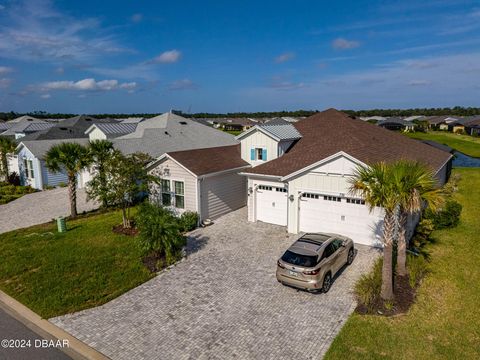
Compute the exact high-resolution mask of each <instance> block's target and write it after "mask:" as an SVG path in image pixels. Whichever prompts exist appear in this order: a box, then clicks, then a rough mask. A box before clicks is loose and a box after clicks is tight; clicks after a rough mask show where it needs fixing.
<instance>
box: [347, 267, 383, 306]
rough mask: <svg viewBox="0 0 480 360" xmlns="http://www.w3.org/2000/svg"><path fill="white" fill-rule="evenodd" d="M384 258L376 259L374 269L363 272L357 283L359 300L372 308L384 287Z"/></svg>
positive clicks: (356, 288)
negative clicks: (366, 272)
mask: <svg viewBox="0 0 480 360" xmlns="http://www.w3.org/2000/svg"><path fill="white" fill-rule="evenodd" d="M382 265H383V259H381V258H379V259H378V260H377V261H375V264H374V265H373V269H372V271H370V272H369V273H368V274H363V275H362V276H361V277H360V279H359V280H358V281H357V283H356V284H355V290H354V291H355V295H356V296H357V299H358V301H359V302H360V303H361V304H363V305H365V306H366V307H367V308H369V309H371V308H372V307H373V305H374V304H375V302H376V301H377V299H378V298H379V296H380V291H381V289H382Z"/></svg>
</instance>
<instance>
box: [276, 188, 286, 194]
mask: <svg viewBox="0 0 480 360" xmlns="http://www.w3.org/2000/svg"><path fill="white" fill-rule="evenodd" d="M275 191H277V192H285V193H286V192H287V189H285V188H279V187H276V188H275Z"/></svg>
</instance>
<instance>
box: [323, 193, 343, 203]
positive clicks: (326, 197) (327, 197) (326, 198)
mask: <svg viewBox="0 0 480 360" xmlns="http://www.w3.org/2000/svg"><path fill="white" fill-rule="evenodd" d="M323 200H327V201H337V202H341V201H342V198H340V197H338V196H327V195H324V196H323Z"/></svg>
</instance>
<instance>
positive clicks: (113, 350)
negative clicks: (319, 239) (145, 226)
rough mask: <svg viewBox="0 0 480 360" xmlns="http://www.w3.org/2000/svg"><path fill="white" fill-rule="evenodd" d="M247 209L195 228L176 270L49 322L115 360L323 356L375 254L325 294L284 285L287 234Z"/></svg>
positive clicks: (364, 253)
mask: <svg viewBox="0 0 480 360" xmlns="http://www.w3.org/2000/svg"><path fill="white" fill-rule="evenodd" d="M245 219H246V211H245V209H240V210H238V211H235V212H233V213H230V214H228V215H226V216H224V217H222V218H220V219H218V220H217V222H216V224H214V225H212V226H210V227H208V228H205V229H198V230H196V231H194V232H193V233H192V238H191V239H190V240H189V256H188V258H187V259H186V260H184V261H183V262H181V263H179V264H178V265H177V266H175V267H174V268H173V269H171V270H169V271H166V272H164V273H162V274H161V275H159V276H157V277H156V278H154V279H152V280H150V281H149V282H147V283H145V284H143V285H141V286H139V287H137V288H135V289H133V290H131V291H130V292H128V293H126V294H124V295H122V296H120V297H119V298H117V299H115V300H113V301H111V302H109V303H107V304H105V305H103V306H100V307H98V308H95V309H90V310H86V311H82V312H79V313H75V314H71V315H66V316H62V317H58V318H54V319H50V321H51V322H53V323H54V324H56V325H58V326H60V327H62V328H64V329H65V330H66V331H68V332H70V333H71V334H73V335H74V336H76V337H78V338H79V339H80V340H82V341H85V342H86V343H88V344H89V345H91V346H93V347H94V348H96V349H97V350H99V351H100V352H102V353H104V354H105V355H107V356H109V357H111V358H112V359H232V358H239V359H294V358H295V359H319V358H320V357H321V356H322V355H323V354H324V353H325V351H326V350H327V349H328V346H329V345H330V343H331V341H332V340H333V338H334V337H335V335H336V334H337V332H338V331H339V330H340V327H341V326H342V324H343V323H344V321H345V320H346V318H347V317H348V315H349V314H350V313H351V312H352V311H353V309H354V307H355V303H354V300H353V297H352V294H351V291H350V289H351V288H352V284H353V283H354V281H355V279H357V278H358V276H359V275H360V274H361V273H363V272H365V271H367V270H368V269H369V268H370V266H371V265H372V262H373V260H374V258H375V257H376V256H377V252H376V251H375V250H373V249H370V248H368V247H362V248H359V249H358V250H359V252H358V254H357V256H356V258H355V261H354V263H353V264H352V265H351V266H350V267H348V268H346V269H345V270H344V271H343V273H342V274H341V275H340V276H339V277H338V278H337V279H336V280H335V282H334V284H333V286H332V288H331V290H330V292H329V293H327V294H319V295H316V294H309V293H306V292H302V291H297V290H295V289H292V288H289V287H285V286H282V285H280V284H279V283H278V282H277V281H276V278H275V268H276V260H277V258H278V257H279V256H280V255H281V254H282V253H283V251H284V250H285V249H286V248H287V247H288V245H289V244H291V243H292V242H293V240H294V239H295V236H293V235H287V234H286V233H285V228H284V227H280V226H275V225H270V224H263V223H257V224H254V223H248V222H247V221H246V220H245Z"/></svg>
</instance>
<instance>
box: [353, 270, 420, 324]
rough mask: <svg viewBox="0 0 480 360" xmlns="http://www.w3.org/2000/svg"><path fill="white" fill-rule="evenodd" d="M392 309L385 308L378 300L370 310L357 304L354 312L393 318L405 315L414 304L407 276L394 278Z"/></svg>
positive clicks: (413, 292)
mask: <svg viewBox="0 0 480 360" xmlns="http://www.w3.org/2000/svg"><path fill="white" fill-rule="evenodd" d="M394 293H395V298H394V300H393V307H392V308H391V309H390V308H386V307H385V303H384V301H383V300H382V299H380V298H378V299H377V300H376V301H375V302H374V304H373V306H371V307H370V308H369V307H367V306H365V305H364V304H358V306H357V308H356V309H355V312H357V313H358V314H362V315H366V314H370V315H383V316H395V315H401V314H405V313H406V312H407V311H408V309H410V306H412V305H413V303H414V302H415V288H412V287H411V286H410V283H409V281H408V276H396V277H395V279H394Z"/></svg>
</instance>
